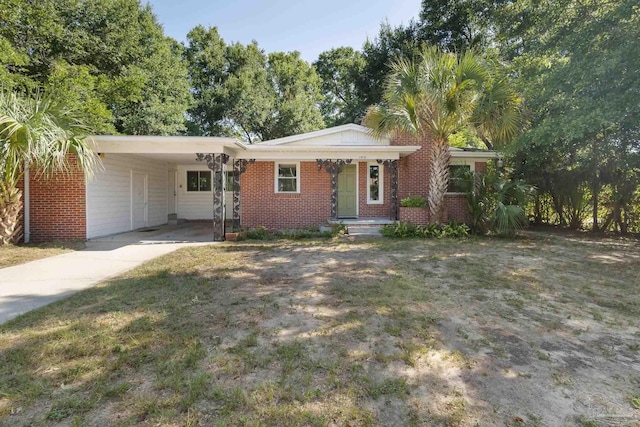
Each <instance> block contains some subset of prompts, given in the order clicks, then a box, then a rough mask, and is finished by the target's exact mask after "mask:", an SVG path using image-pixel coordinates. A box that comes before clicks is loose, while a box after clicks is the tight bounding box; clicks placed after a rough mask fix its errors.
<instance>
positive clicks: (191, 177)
mask: <svg viewBox="0 0 640 427" xmlns="http://www.w3.org/2000/svg"><path fill="white" fill-rule="evenodd" d="M187 191H189V192H190V191H211V171H187Z"/></svg>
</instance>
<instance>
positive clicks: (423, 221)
mask: <svg viewBox="0 0 640 427" xmlns="http://www.w3.org/2000/svg"><path fill="white" fill-rule="evenodd" d="M398 220H399V221H401V222H410V223H412V224H415V225H427V224H428V223H429V208H409V207H404V208H403V207H400V215H399V218H398Z"/></svg>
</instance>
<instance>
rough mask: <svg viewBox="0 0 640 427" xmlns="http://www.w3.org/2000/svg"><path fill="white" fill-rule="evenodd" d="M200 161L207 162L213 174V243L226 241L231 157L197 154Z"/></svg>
mask: <svg viewBox="0 0 640 427" xmlns="http://www.w3.org/2000/svg"><path fill="white" fill-rule="evenodd" d="M196 159H197V160H198V161H203V160H204V161H206V162H207V166H208V167H209V169H211V171H212V172H213V182H212V187H213V241H214V242H222V241H224V234H225V229H224V220H225V216H226V215H225V210H226V209H225V208H226V203H225V190H226V182H225V180H226V179H225V178H226V172H227V162H228V161H229V156H228V155H226V154H224V153H221V154H215V153H210V154H202V153H197V154H196Z"/></svg>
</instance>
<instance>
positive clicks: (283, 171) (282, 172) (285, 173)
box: [278, 165, 296, 177]
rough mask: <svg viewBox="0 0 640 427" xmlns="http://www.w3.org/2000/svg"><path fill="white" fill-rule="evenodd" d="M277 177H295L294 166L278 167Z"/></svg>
mask: <svg viewBox="0 0 640 427" xmlns="http://www.w3.org/2000/svg"><path fill="white" fill-rule="evenodd" d="M278 176H279V177H295V176H296V165H280V166H279V167H278Z"/></svg>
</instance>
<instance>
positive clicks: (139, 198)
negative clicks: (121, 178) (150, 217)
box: [131, 172, 147, 230]
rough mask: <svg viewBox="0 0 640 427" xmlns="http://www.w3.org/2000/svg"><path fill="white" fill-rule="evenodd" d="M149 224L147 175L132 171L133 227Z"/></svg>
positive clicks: (133, 228)
mask: <svg viewBox="0 0 640 427" xmlns="http://www.w3.org/2000/svg"><path fill="white" fill-rule="evenodd" d="M146 226H147V175H145V174H141V173H136V172H132V173H131V229H132V230H135V229H137V228H143V227H146Z"/></svg>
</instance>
